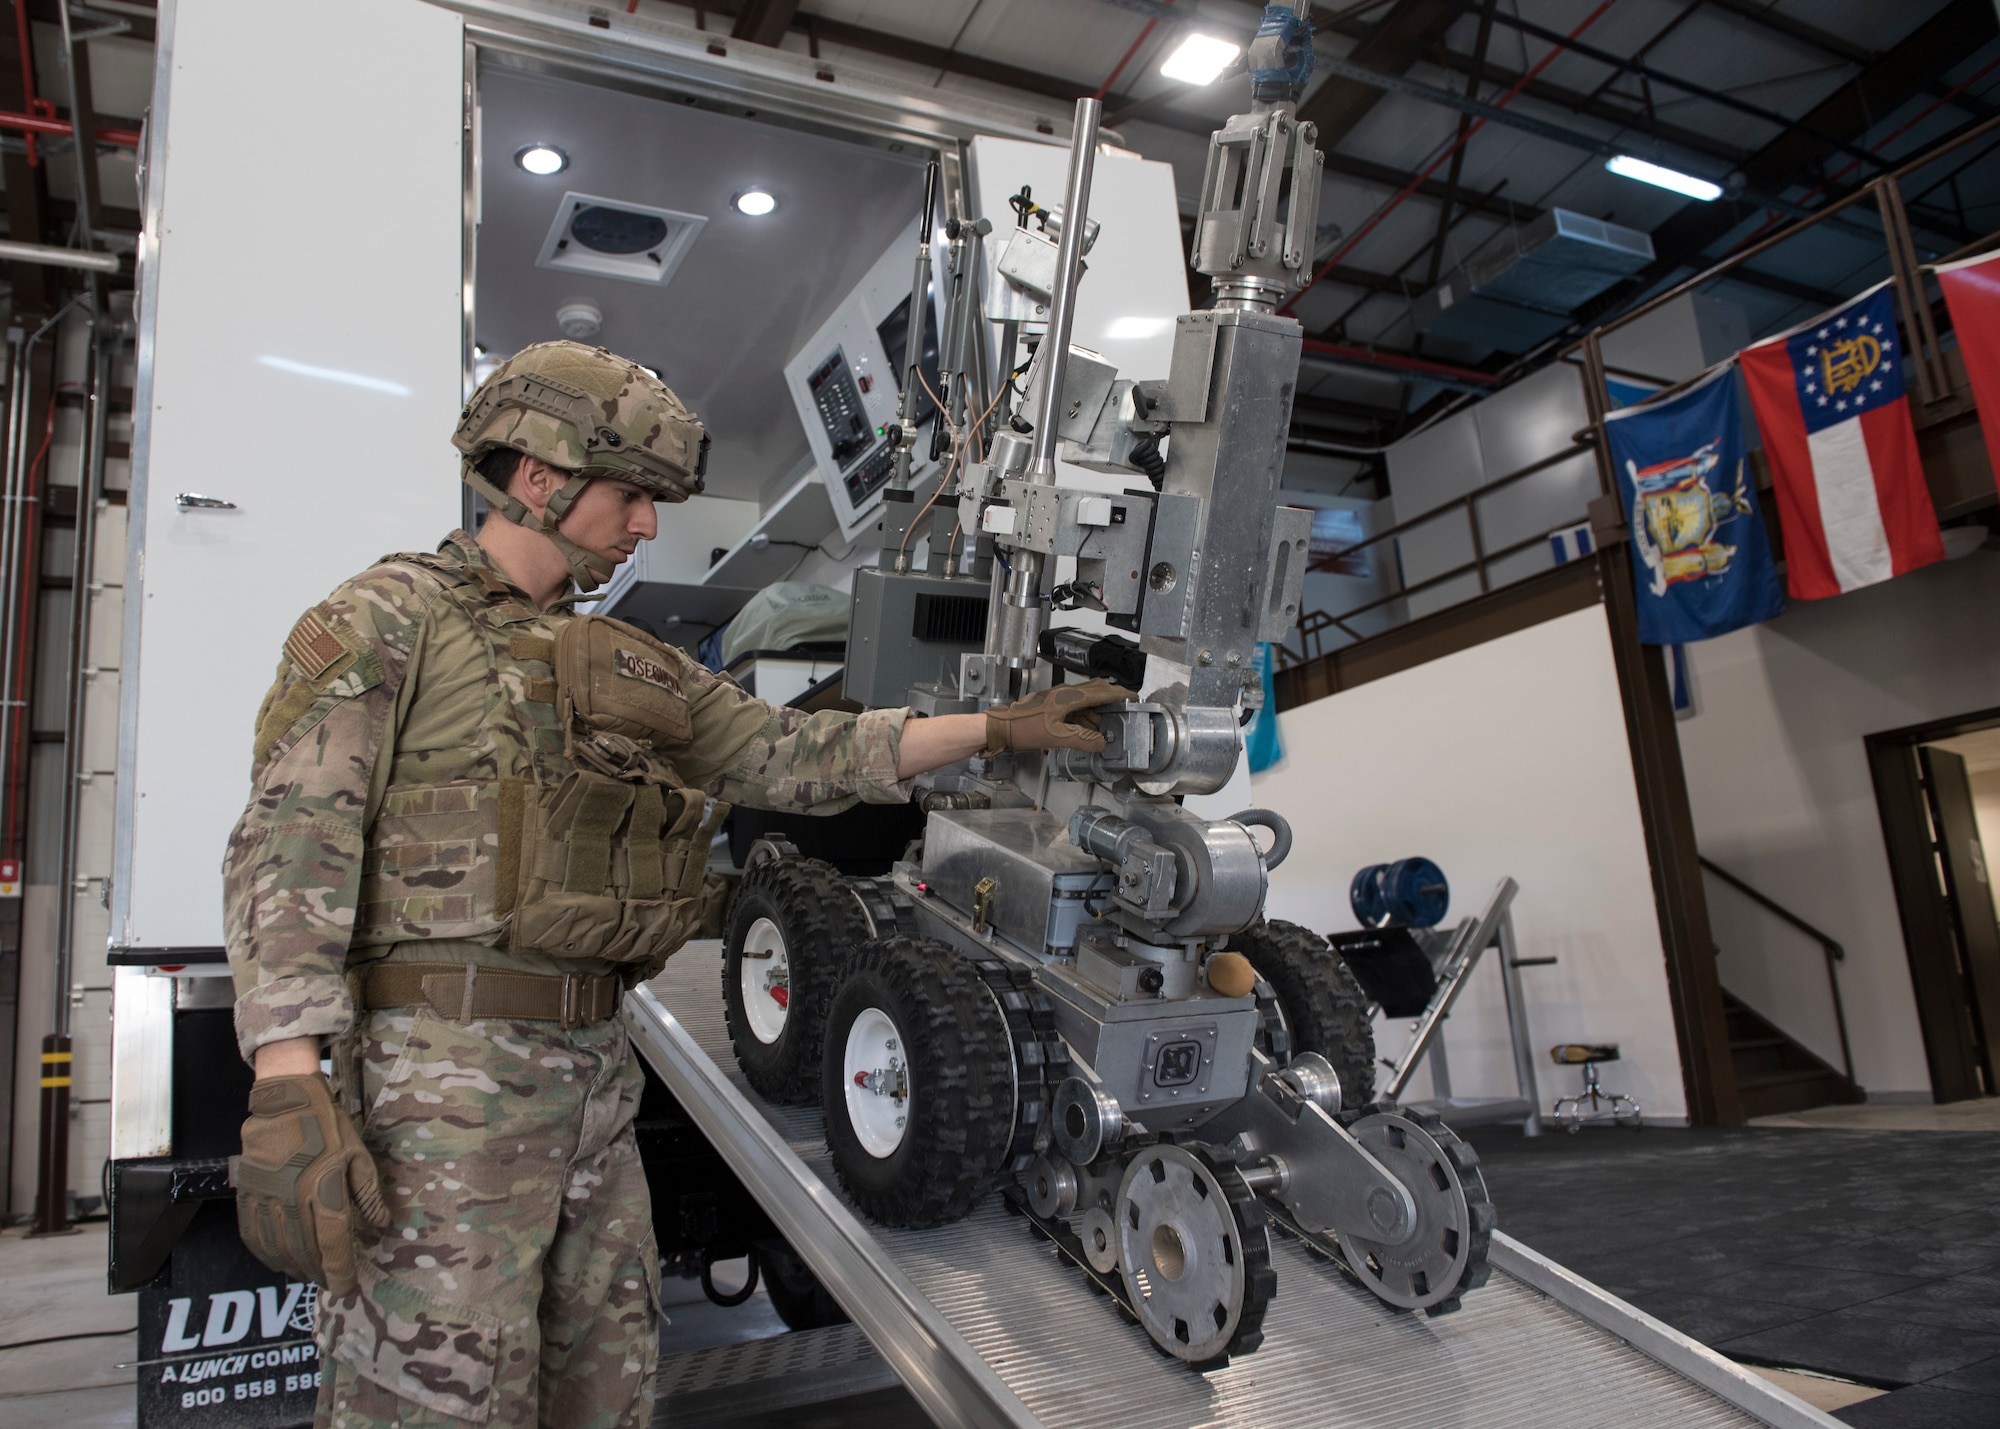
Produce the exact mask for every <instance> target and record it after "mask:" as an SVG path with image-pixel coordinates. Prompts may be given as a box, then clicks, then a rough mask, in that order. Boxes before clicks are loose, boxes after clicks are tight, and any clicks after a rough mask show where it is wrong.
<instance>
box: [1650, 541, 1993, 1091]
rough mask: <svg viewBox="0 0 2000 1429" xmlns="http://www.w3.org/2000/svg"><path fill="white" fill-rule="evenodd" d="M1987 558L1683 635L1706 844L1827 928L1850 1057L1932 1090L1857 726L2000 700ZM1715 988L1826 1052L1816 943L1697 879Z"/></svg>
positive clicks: (1865, 1073)
mask: <svg viewBox="0 0 2000 1429" xmlns="http://www.w3.org/2000/svg"><path fill="white" fill-rule="evenodd" d="M1996 609H2000V556H1996V555H1995V554H1993V553H1992V552H1987V551H1978V552H1974V553H1973V554H1972V555H1970V556H1967V557H1965V558H1964V559H1962V560H1957V561H1947V562H1944V563H1943V564H1941V565H1935V566H1928V567H1926V568H1924V569H1923V570H1920V571H1915V572H1912V573H1911V574H1909V575H1907V576H1903V577H1900V578H1898V579H1896V580H1893V581H1888V582H1886V583H1884V584H1882V585H1877V586H1870V587H1868V588H1867V589H1865V590H1858V591H1853V592H1851V593H1849V594H1847V595H1843V596H1839V597H1836V598H1835V599H1832V600H1822V601H1794V602H1792V604H1791V606H1790V608H1789V609H1787V611H1786V612H1785V613H1784V614H1783V615H1781V616H1779V617H1778V618H1777V619H1776V620H1773V621H1770V622H1768V623H1766V624H1764V625H1759V626H1753V627H1751V628H1750V629H1748V630H1739V631H1736V632H1735V633H1733V634H1730V635H1725V636H1722V637H1721V638H1719V639H1716V640H1709V641H1704V642H1702V643H1699V644H1696V645H1691V646H1689V647H1688V660H1689V665H1690V669H1691V673H1692V678H1693V685H1694V691H1695V707H1696V713H1695V715H1694V717H1693V718H1691V719H1686V720H1683V721H1682V722H1681V724H1680V737H1681V755H1682V761H1683V763H1684V764H1685V766H1686V769H1687V783H1688V795H1689V798H1690V800H1691V802H1692V804H1693V808H1694V824H1695V834H1696V837H1697V839H1698V841H1699V842H1700V845H1701V851H1702V852H1703V853H1704V854H1706V855H1707V856H1708V857H1709V858H1711V859H1713V860H1715V861H1716V862H1717V863H1719V864H1721V865H1722V866H1723V867H1725V868H1727V869H1728V870H1729V871H1730V872H1731V873H1734V874H1735V875H1737V876H1738V877H1739V878H1742V879H1744V880H1746V881H1747V882H1748V883H1750V884H1751V885H1752V886H1753V887H1755V888H1757V889H1759V890H1760V891H1762V892H1763V893H1765V894H1767V895H1768V896H1770V897H1772V898H1775V899H1776V900H1778V901H1779V902H1780V903H1782V904H1784V905H1785V906H1787V907H1789V908H1791V909H1793V910H1794V911H1795V912H1797V913H1798V915H1799V916H1800V917H1802V918H1804V919H1805V920H1806V921H1807V922H1809V923H1812V924H1814V925H1816V926H1817V927H1820V928H1823V929H1824V930H1826V932H1827V933H1828V934H1829V935H1831V936H1832V937H1834V938H1836V939H1838V940H1839V941H1840V942H1841V943H1842V944H1843V945H1844V946H1845V947H1846V950H1847V962H1846V964H1845V965H1844V966H1843V968H1842V969H1841V972H1840V978H1841V988H1842V994H1843V997H1844V999H1845V1002H1846V1007H1847V1021H1848V1029H1849V1033H1850V1036H1851V1037H1852V1040H1853V1043H1854V1060H1855V1070H1856V1074H1857V1076H1858V1077H1859V1079H1860V1081H1861V1084H1862V1085H1863V1086H1864V1087H1866V1088H1867V1089H1868V1091H1869V1092H1870V1094H1871V1095H1874V1094H1889V1095H1897V1094H1901V1095H1911V1094H1920V1095H1925V1096H1927V1095H1928V1094H1929V1092H1930V1074H1929V1072H1928V1070H1927V1068H1926V1064H1925V1060H1924V1044H1923V1036H1922V1032H1921V1030H1920V1028H1919V1025H1918V1022H1917V1011H1916V1001H1915V997H1914V995H1913V994H1912V992H1911V990H1910V975H1909V961H1908V957H1907V954H1906V952H1905V949H1904V943H1903V932H1902V926H1901V923H1900V922H1899V921H1898V917H1897V911H1896V895H1895V889H1894V886H1893V884H1892V883H1891V881H1890V877H1889V863H1888V856H1887V854H1886V852H1885V851H1884V848H1883V844H1882V825H1881V817H1880V814H1879V811H1878V808H1877V805H1876V801H1875V790H1874V784H1873V782H1872V780H1871V778H1870V776H1869V772H1868V760H1867V753H1866V750H1865V747H1864V745H1863V742H1862V741H1863V738H1864V737H1865V736H1867V735H1869V734H1874V733H1880V732H1884V731H1888V730H1894V729H1899V728H1905V727H1908V726H1911V725H1917V724H1924V723H1927V722H1929V721H1932V720H1942V719H1948V718H1951V717H1953V716H1956V715H1961V714H1969V713H1972V712H1975V711H1978V710H1985V709H1993V708H1996V707H2000V624H1996V623H1995V621H1994V620H1993V617H1992V612H1993V611H1994V610H1996ZM1709 909H1710V915H1711V918H1712V919H1713V921H1714V924H1715V935H1716V943H1717V945H1718V946H1719V947H1720V948H1721V949H1722V960H1721V973H1722V980H1723V984H1724V986H1726V987H1728V988H1729V989H1730V990H1731V991H1732V992H1735V993H1737V994H1738V995H1739V996H1741V997H1743V998H1744V1000H1745V1001H1747V1002H1749V1003H1750V1004H1751V1005H1752V1006H1753V1007H1755V1008H1756V1009H1757V1010H1758V1011H1759V1012H1761V1013H1763V1014H1764V1015H1765V1016H1766V1017H1768V1018H1770V1019H1771V1020H1772V1021H1773V1022H1775V1023H1777V1024H1778V1025H1779V1026H1780V1027H1782V1028H1784V1029H1785V1030H1786V1031H1787V1032H1790V1033H1792V1035H1794V1036H1797V1037H1799V1038H1801V1040H1804V1041H1806V1042H1807V1043H1808V1044H1809V1045H1811V1046H1812V1047H1813V1048H1814V1049H1815V1050H1817V1051H1819V1052H1820V1053H1821V1055H1823V1056H1825V1055H1827V1054H1828V1052H1833V1053H1835V1054H1836V1057H1830V1058H1829V1060H1837V1051H1838V1044H1837V1042H1834V1041H1833V1040H1832V1035H1831V1027H1832V1021H1831V1011H1830V1000H1829V999H1828V995H1827V993H1826V975H1825V973H1824V971H1823V970H1822V969H1821V963H1820V955H1819V952H1818V949H1817V945H1815V944H1812V943H1810V942H1809V941H1807V940H1806V939H1804V938H1803V937H1801V936H1800V935H1799V934H1797V933H1795V932H1793V931H1791V930H1789V929H1786V928H1784V927H1783V926H1782V925H1781V924H1779V923H1778V921H1777V920H1776V919H1775V918H1772V917H1771V916H1770V915H1768V914H1763V913H1756V912H1754V911H1753V910H1751V909H1749V908H1747V907H1746V906H1745V905H1744V901H1743V900H1742V899H1741V897H1740V896H1738V895H1736V894H1734V893H1731V892H1729V891H1727V890H1723V889H1720V888H1718V886H1717V885H1716V883H1715V882H1714V880H1710V884H1709Z"/></svg>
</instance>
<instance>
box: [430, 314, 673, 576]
mask: <svg viewBox="0 0 2000 1429" xmlns="http://www.w3.org/2000/svg"><path fill="white" fill-rule="evenodd" d="M451 440H452V445H453V446H455V447H457V448H458V449H459V451H460V452H462V453H464V455H465V461H464V463H463V466H462V471H461V474H462V476H463V478H464V480H465V482H466V484H467V485H468V486H470V487H472V489H473V490H475V491H477V492H478V493H479V494H480V495H482V496H484V497H485V498H486V499H487V501H488V502H490V503H491V504H492V505H493V507H494V508H495V509H496V510H497V511H498V512H499V513H500V514H501V515H502V516H504V517H505V518H506V519H507V520H509V521H512V522H514V523H515V524H517V525H521V526H526V527H528V528H529V529H531V530H536V529H539V530H540V531H542V532H543V534H545V535H547V536H548V537H549V538H550V539H551V540H553V541H554V542H555V543H556V545H557V547H558V548H560V549H561V550H562V551H563V554H564V556H565V557H566V558H567V560H568V562H569V565H570V569H571V571H572V573H574V574H575V576H576V578H577V583H578V584H579V585H580V586H581V587H582V588H583V589H584V590H591V589H593V588H595V587H596V586H597V585H598V584H601V583H602V582H603V581H605V580H608V579H610V576H611V570H612V567H611V565H610V563H609V562H607V561H605V560H604V558H603V557H601V556H597V555H595V554H594V553H591V552H587V551H584V550H582V549H581V548H579V547H577V546H576V545H574V544H573V543H572V542H570V541H569V540H567V539H566V538H564V537H563V536H562V535H560V534H559V533H558V532H557V531H556V527H557V525H558V524H559V523H560V522H561V520H562V518H563V516H564V515H565V514H566V513H567V512H568V510H569V508H570V506H571V504H572V503H573V502H574V501H575V500H576V498H577V496H578V495H579V494H580V493H581V492H582V490H583V488H584V487H585V486H587V485H589V483H590V482H591V481H593V480H595V479H596V478H598V477H600V476H603V477H610V478H612V479H613V480H617V481H625V482H630V483H631V484H632V485H634V486H637V487H639V488H640V489H642V490H644V491H646V492H649V493H650V494H651V495H652V496H653V498H654V499H655V500H656V501H685V500H687V499H688V497H690V496H693V495H695V494H696V493H698V492H700V491H701V490H702V488H703V486H704V482H703V480H702V477H703V473H704V471H705V470H706V468H707V465H708V436H707V433H705V432H704V431H703V430H702V426H701V423H700V422H699V421H698V420H696V418H695V416H694V414H693V413H692V412H690V411H688V409H687V408H686V407H685V406H683V405H682V404H681V400H680V399H679V398H678V397H676V396H674V394H673V393H672V392H671V391H669V390H668V389H667V387H666V386H665V385H664V384H662V383H661V381H660V380H659V379H658V378H657V377H655V376H653V374H652V373H650V372H648V371H647V370H646V369H645V368H643V367H641V366H639V365H638V364H637V363H635V362H631V361H628V360H627V359H625V358H622V357H619V356H616V355H615V354H613V353H611V352H609V351H607V350H606V349H604V348H601V347H585V346H584V345H583V344H582V343H577V342H539V343H536V344H534V345H533V346H531V347H525V348H523V349H521V351H519V352H517V353H515V354H514V356H512V357H510V358H509V359H507V361H506V362H504V363H502V364H501V365H500V367H499V368H497V369H496V370H495V371H494V373H493V375H492V376H490V377H488V378H487V379H486V381H485V382H483V383H481V384H480V387H479V390H478V391H477V392H475V393H473V394H472V400H471V401H470V402H468V403H467V404H466V407H465V410H464V411H463V412H461V413H460V414H459V423H458V430H457V431H455V432H454V433H452V439H451ZM502 449H504V450H509V451H517V452H520V453H522V454H524V455H526V456H532V457H537V458H539V459H540V460H542V461H545V462H547V463H548V464H549V465H550V466H553V467H556V468H558V469H559V470H562V471H565V472H568V473H569V474H570V479H569V481H568V482H567V483H565V485H564V486H563V488H562V490H561V491H559V492H558V493H557V494H556V495H555V496H554V497H552V498H551V499H550V501H549V505H548V510H547V512H546V513H545V514H544V515H543V516H542V517H541V518H540V520H539V521H537V520H536V518H535V516H534V514H533V513H532V512H530V511H529V510H528V508H527V507H526V506H524V505H523V504H522V503H521V502H520V501H518V500H516V499H515V498H514V497H512V496H510V495H508V494H507V493H506V492H504V491H502V490H500V489H499V488H498V487H496V486H494V485H493V483H491V482H490V481H488V480H486V478H485V477H484V476H482V475H481V474H480V472H479V471H478V462H479V460H480V459H481V458H482V457H484V456H485V455H486V454H487V453H488V452H492V451H498V450H502Z"/></svg>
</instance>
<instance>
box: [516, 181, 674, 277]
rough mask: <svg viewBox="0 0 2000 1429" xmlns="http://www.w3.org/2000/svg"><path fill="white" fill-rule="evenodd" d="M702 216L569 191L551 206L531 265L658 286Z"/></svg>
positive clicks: (669, 273) (672, 266) (671, 273)
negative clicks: (552, 218)
mask: <svg viewBox="0 0 2000 1429" xmlns="http://www.w3.org/2000/svg"><path fill="white" fill-rule="evenodd" d="M707 222H708V220H707V219H706V218H705V217H703V216H702V215H700V214H698V213H677V212H675V211H674V210H673V209H670V208H652V207H649V206H648V205H646V204H640V203H626V202H624V201H623V200H621V199H609V198H597V197H594V196H592V195H590V194H580V193H576V192H570V193H566V194H564V195H563V197H562V203H561V204H559V205H558V206H557V208H556V215H555V221H554V222H553V223H551V224H550V225H549V235H548V237H547V238H545V239H543V240H542V252H541V256H540V257H538V258H537V259H536V260H535V265H536V266H537V267H540V268H556V269H560V270H561V271H563V272H565V273H589V274H593V275H594V276H596V277H599V278H622V279H623V280H624V281H626V282H628V283H651V284H653V285H655V286H660V285H663V284H665V283H666V282H667V280H668V279H670V278H672V277H673V276H674V270H675V269H677V268H679V267H680V266H681V262H682V260H683V259H685V258H686V257H687V255H688V250H689V249H690V248H692V247H693V246H694V240H695V238H696V236H697V235H699V234H700V232H701V230H702V226H703V225H704V224H706V223H707Z"/></svg>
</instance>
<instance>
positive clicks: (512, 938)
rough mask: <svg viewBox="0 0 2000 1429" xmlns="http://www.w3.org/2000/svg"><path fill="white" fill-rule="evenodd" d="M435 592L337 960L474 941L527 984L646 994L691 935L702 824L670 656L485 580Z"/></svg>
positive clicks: (419, 561) (707, 820) (713, 812)
mask: <svg viewBox="0 0 2000 1429" xmlns="http://www.w3.org/2000/svg"><path fill="white" fill-rule="evenodd" d="M392 559H394V560H396V561H398V562H403V563H408V564H409V565H412V566H416V567H419V568H420V569H422V570H423V571H424V572H426V573H427V574H428V575H430V576H431V577H433V578H434V579H435V580H436V582H437V586H438V594H437V597H436V599H435V600H434V601H433V602H432V603H431V605H430V608H429V610H428V611H427V613H426V623H427V629H426V631H425V634H424V639H423V641H422V642H421V643H420V644H419V646H418V648H417V650H415V651H413V653H412V659H411V665H410V669H409V670H408V672H407V673H406V676H405V698H404V701H403V702H402V707H401V708H400V710H399V713H400V715H401V718H400V720H399V728H398V730H397V733H396V741H395V748H394V750H393V752H392V759H393V764H392V767H391V771H390V778H389V785H388V788H387V790H386V791H385V792H384V794H383V796H382V801H381V807H380V809H379V811H378V812H377V814H376V816H375V820H374V823H373V824H372V825H371V827H370V830H369V834H368V847H367V853H366V856H365V858H364V860H363V864H362V880H361V896H360V906H359V908H358V910H357V912H356V917H355V931H354V937H353V939H352V942H351V946H352V947H353V948H354V949H355V950H357V951H360V950H362V949H365V948H371V947H381V946H383V945H385V944H392V943H400V944H416V946H414V947H409V948H408V949H407V951H408V953H409V955H411V956H417V957H421V956H423V947H422V944H424V943H428V942H434V941H438V940H445V939H451V940H465V941H473V942H479V943H484V944H486V945H488V946H490V947H492V948H493V949H495V950H496V952H500V953H503V954H504V955H506V956H502V957H499V958H495V959H494V960H493V961H495V962H496V963H504V964H507V965H512V966H518V967H524V968H528V969H531V970H537V971H541V970H551V969H549V964H548V960H558V961H559V962H560V963H561V965H562V966H561V967H560V969H553V970H562V971H573V970H583V971H597V970H599V969H597V968H584V969H579V968H578V960H584V961H585V962H588V963H598V964H602V963H610V964H615V965H617V966H618V969H619V971H620V972H621V973H622V974H623V975H624V976H625V978H626V979H627V981H628V983H629V982H636V981H638V980H641V979H643V978H645V977H650V976H651V975H652V974H653V973H654V972H656V971H658V969H659V967H660V965H661V964H663V963H664V962H665V961H666V958H667V956H668V955H669V954H670V953H672V952H673V951H674V950H675V949H676V948H678V947H679V946H680V945H681V943H682V942H684V941H685V940H686V939H687V938H688V937H689V936H690V935H691V934H692V933H693V932H694V930H695V929H696V928H697V927H698V926H699V925H700V921H701V897H700V893H701V882H702V874H703V871H704V869H705V867H706V864H707V861H708V845H709V841H710V839H711V838H712V837H713V835H714V833H715V830H716V828H717V827H718V826H719V825H720V823H721V821H722V818H723V816H724V815H725V814H726V813H727V812H728V806H727V805H725V804H722V803H720V802H717V803H715V804H714V805H713V806H710V804H709V801H708V799H707V798H706V796H705V795H704V794H703V793H702V792H701V791H700V790H699V789H689V788H686V787H684V786H683V785H682V783H681V781H680V779H679V778H678V777H677V776H676V775H675V774H674V771H673V767H672V765H671V764H670V763H669V762H668V761H669V759H670V758H671V754H672V751H673V750H674V749H675V748H676V747H677V746H685V745H686V744H687V742H688V739H689V736H690V733H691V724H690V721H689V712H688V704H687V700H686V698H685V697H684V694H683V691H682V686H681V679H680V669H681V662H682V661H683V660H684V659H685V657H684V656H682V655H681V654H680V653H679V652H678V651H674V650H670V649H668V648H667V647H666V646H664V645H662V644H660V642H658V641H656V640H654V639H652V638H651V637H650V636H648V635H646V634H644V633H643V632H641V631H638V630H636V629H634V628H633V627H631V626H629V625H626V624H624V623H623V622H621V621H616V620H611V619H608V618H606V617H603V616H590V615H585V616H578V615H571V614H568V613H567V612H562V611H537V610H535V609H534V608H533V607H532V606H531V605H530V604H529V603H528V602H527V601H526V600H524V599H522V598H521V597H520V596H519V595H518V594H517V593H516V592H514V591H513V590H511V588H509V587H508V586H506V585H505V583H504V582H502V581H500V580H499V579H498V578H497V577H496V576H495V575H494V574H493V573H492V572H491V571H488V570H485V569H482V568H479V567H471V568H468V567H465V566H462V565H459V564H457V563H454V562H452V561H450V560H448V559H444V558H441V557H437V556H429V555H421V554H419V555H405V556H398V557H394V558H392Z"/></svg>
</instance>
